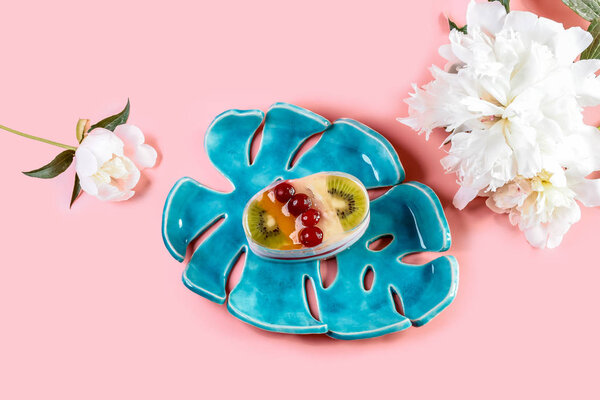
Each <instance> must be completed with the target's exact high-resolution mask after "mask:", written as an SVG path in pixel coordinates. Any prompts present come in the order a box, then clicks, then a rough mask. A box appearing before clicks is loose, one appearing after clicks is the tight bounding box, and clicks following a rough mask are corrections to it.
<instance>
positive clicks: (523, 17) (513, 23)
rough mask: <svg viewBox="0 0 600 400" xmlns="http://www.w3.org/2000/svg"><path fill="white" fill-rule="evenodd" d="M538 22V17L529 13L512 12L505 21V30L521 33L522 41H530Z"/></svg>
mask: <svg viewBox="0 0 600 400" xmlns="http://www.w3.org/2000/svg"><path fill="white" fill-rule="evenodd" d="M537 22H538V16H537V15H535V14H533V13H530V12H527V11H511V12H510V13H509V14H508V15H507V16H506V19H505V20H504V27H503V30H513V31H515V32H519V34H520V35H521V36H522V39H528V38H529V34H530V33H531V32H532V31H533V29H534V28H535V26H536V24H537Z"/></svg>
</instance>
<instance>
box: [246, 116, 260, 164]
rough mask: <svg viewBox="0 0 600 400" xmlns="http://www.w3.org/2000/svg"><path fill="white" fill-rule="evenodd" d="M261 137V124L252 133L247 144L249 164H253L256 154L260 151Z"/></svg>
mask: <svg viewBox="0 0 600 400" xmlns="http://www.w3.org/2000/svg"><path fill="white" fill-rule="evenodd" d="M262 138H263V125H261V126H260V127H259V128H258V129H257V130H256V132H254V135H252V139H251V140H250V146H248V150H249V153H248V161H249V162H250V165H252V164H254V160H255V159H256V155H257V154H258V152H259V151H260V145H261V144H262Z"/></svg>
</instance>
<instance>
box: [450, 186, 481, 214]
mask: <svg viewBox="0 0 600 400" xmlns="http://www.w3.org/2000/svg"><path fill="white" fill-rule="evenodd" d="M478 194H479V190H478V189H473V188H470V187H467V186H464V185H463V186H461V187H460V189H458V192H456V195H455V196H454V200H453V201H452V204H454V207H456V208H458V209H459V210H462V209H464V208H465V207H466V206H467V204H469V203H470V202H471V201H472V200H473V199H475V197H477V195H478Z"/></svg>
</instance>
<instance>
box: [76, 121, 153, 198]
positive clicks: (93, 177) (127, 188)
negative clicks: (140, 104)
mask: <svg viewBox="0 0 600 400" xmlns="http://www.w3.org/2000/svg"><path fill="white" fill-rule="evenodd" d="M144 141H145V139H144V134H143V133H142V131H141V130H140V129H139V128H138V127H137V126H134V125H129V124H123V125H119V126H117V128H116V129H115V131H114V133H113V132H111V131H109V130H108V129H104V128H96V129H94V130H92V131H91V132H89V134H88V135H87V136H86V137H85V138H84V139H83V141H82V142H81V144H80V146H79V147H78V148H77V151H76V152H75V165H76V170H77V175H78V176H79V180H80V184H81V188H82V189H83V190H84V191H85V192H86V193H88V194H91V195H92V196H96V197H97V198H99V199H100V200H109V201H122V200H127V199H129V198H131V196H133V195H134V193H135V192H134V191H133V188H134V187H135V185H137V183H138V181H139V179H140V170H141V169H143V168H151V167H153V166H154V164H155V163H156V158H157V153H156V150H155V149H154V148H153V147H151V146H150V145H148V144H145V143H144Z"/></svg>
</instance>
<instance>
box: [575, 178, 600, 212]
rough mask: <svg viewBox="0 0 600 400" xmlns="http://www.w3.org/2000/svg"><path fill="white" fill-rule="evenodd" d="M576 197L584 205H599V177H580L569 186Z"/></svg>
mask: <svg viewBox="0 0 600 400" xmlns="http://www.w3.org/2000/svg"><path fill="white" fill-rule="evenodd" d="M571 189H572V190H573V191H574V192H575V194H576V195H577V197H576V199H577V200H579V201H580V202H581V204H583V205H584V206H586V207H600V179H582V180H581V181H580V182H578V183H576V184H575V185H572V186H571Z"/></svg>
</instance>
